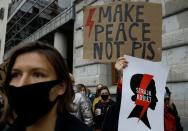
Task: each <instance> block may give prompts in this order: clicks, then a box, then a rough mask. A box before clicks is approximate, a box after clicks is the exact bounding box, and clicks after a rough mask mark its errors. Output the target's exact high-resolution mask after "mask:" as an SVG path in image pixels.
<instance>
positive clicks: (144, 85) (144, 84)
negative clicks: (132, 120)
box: [136, 74, 153, 120]
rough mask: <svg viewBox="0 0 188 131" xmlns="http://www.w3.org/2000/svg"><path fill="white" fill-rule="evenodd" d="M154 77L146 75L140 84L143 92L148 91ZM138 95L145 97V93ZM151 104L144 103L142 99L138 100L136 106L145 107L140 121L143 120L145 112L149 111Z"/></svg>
mask: <svg viewBox="0 0 188 131" xmlns="http://www.w3.org/2000/svg"><path fill="white" fill-rule="evenodd" d="M152 78H153V76H152V75H149V74H144V75H143V77H142V80H141V83H140V87H139V88H140V89H142V90H143V91H146V90H147V87H148V85H149V83H150V81H151V80H152ZM138 95H141V96H143V95H144V92H140V91H139V93H138ZM149 104H150V102H148V101H142V100H140V99H136V105H140V106H143V109H142V112H141V114H140V117H139V120H140V119H141V118H142V116H143V115H144V113H145V111H146V110H147V109H148V106H149Z"/></svg>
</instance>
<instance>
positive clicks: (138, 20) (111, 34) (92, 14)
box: [83, 2, 162, 62]
mask: <svg viewBox="0 0 188 131" xmlns="http://www.w3.org/2000/svg"><path fill="white" fill-rule="evenodd" d="M161 41H162V8H161V5H160V4H154V3H144V2H128V3H126V2H114V3H109V4H105V5H99V6H88V7H87V8H85V10H84V54H83V58H85V59H92V60H96V61H101V62H102V61H105V62H113V61H115V60H116V59H117V58H118V57H120V56H123V55H124V54H127V55H131V56H135V57H139V58H143V59H149V60H153V61H160V60H161Z"/></svg>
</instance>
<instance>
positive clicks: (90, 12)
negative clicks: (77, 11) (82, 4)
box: [86, 8, 96, 36]
mask: <svg viewBox="0 0 188 131" xmlns="http://www.w3.org/2000/svg"><path fill="white" fill-rule="evenodd" d="M95 10H96V8H91V9H89V15H88V18H87V22H86V26H89V36H90V33H91V30H92V27H93V24H94V21H93V20H92V17H93V15H94V13H95Z"/></svg>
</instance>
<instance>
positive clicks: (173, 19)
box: [162, 0, 188, 131]
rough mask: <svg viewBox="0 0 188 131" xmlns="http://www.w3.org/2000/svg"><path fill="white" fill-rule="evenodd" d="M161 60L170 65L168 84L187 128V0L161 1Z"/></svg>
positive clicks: (183, 123) (186, 128)
mask: <svg viewBox="0 0 188 131" xmlns="http://www.w3.org/2000/svg"><path fill="white" fill-rule="evenodd" d="M163 5H164V6H163V7H164V8H163V10H164V11H163V16H164V19H163V39H162V40H163V61H164V62H165V63H166V64H167V65H168V66H169V67H170V72H169V77H168V84H167V85H168V86H169V88H170V89H171V91H172V98H173V100H174V102H175V104H176V106H177V110H178V112H179V114H180V116H181V123H182V125H183V127H184V130H185V131H187V130H188V125H187V123H188V98H187V96H188V68H187V67H188V37H187V33H188V1H187V0H164V1H163Z"/></svg>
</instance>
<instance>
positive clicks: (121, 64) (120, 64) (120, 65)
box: [115, 57, 128, 72]
mask: <svg viewBox="0 0 188 131" xmlns="http://www.w3.org/2000/svg"><path fill="white" fill-rule="evenodd" d="M127 66H128V61H127V60H126V58H125V57H119V58H118V59H117V61H116V64H115V68H116V70H117V71H118V72H122V71H123V69H124V68H126V67H127Z"/></svg>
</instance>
